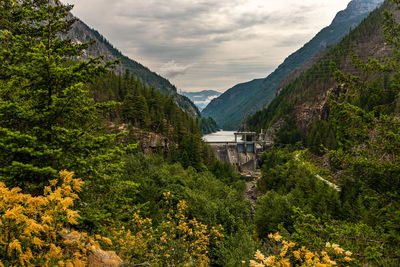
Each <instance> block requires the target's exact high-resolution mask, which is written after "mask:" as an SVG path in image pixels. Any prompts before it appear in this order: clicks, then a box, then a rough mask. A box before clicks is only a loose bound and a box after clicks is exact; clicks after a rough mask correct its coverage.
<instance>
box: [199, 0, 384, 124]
mask: <svg viewBox="0 0 400 267" xmlns="http://www.w3.org/2000/svg"><path fill="white" fill-rule="evenodd" d="M382 2H383V0H353V1H351V2H350V3H349V4H348V6H347V8H346V9H345V10H342V11H340V12H338V14H337V15H336V16H335V18H334V19H333V21H332V23H331V25H329V26H328V27H325V28H324V29H322V30H321V31H320V32H319V33H318V34H317V35H316V36H315V37H314V38H312V39H311V40H310V41H309V42H307V43H306V44H305V45H304V46H303V47H302V48H300V49H299V50H297V51H296V52H294V53H292V54H291V55H290V56H289V57H287V58H286V59H285V60H284V62H283V63H282V64H280V65H279V66H278V68H277V69H275V71H274V72H272V73H271V74H270V75H268V76H267V77H266V78H265V79H263V81H262V83H261V85H259V86H258V88H255V87H254V85H255V84H254V80H253V81H250V82H245V83H241V84H240V88H241V90H240V91H238V90H237V86H234V87H232V88H231V89H228V90H227V91H226V92H225V93H224V94H222V95H221V96H220V97H219V98H217V99H214V100H213V101H211V102H210V104H209V105H208V106H207V107H206V108H205V109H204V110H203V111H202V114H203V115H204V116H211V117H213V118H214V119H215V120H216V121H217V123H218V124H219V125H220V126H221V127H222V128H224V129H237V128H238V127H239V124H240V123H241V121H242V120H243V119H244V118H245V117H247V116H248V115H250V114H253V113H255V112H256V111H257V110H260V109H262V108H264V107H266V106H268V104H269V103H270V102H271V101H272V99H273V98H274V97H275V95H276V91H277V89H278V86H279V84H280V82H281V81H282V79H283V78H284V77H286V76H287V75H288V74H290V73H291V72H292V71H294V70H295V69H296V68H298V67H299V66H301V65H303V64H305V63H307V62H308V61H309V60H310V59H311V58H312V57H313V56H314V55H315V54H316V53H317V52H319V51H322V50H324V49H326V47H328V46H329V45H332V44H335V43H337V42H339V41H340V40H341V39H342V38H343V37H344V36H345V35H346V34H347V33H348V32H349V30H350V29H352V28H354V27H355V26H357V25H358V24H359V23H360V22H361V21H362V20H363V19H364V18H365V17H367V16H368V14H369V13H370V12H371V11H372V10H373V9H375V8H376V7H377V6H378V5H379V4H380V3H382ZM346 16H347V17H348V18H347V20H346V19H345V18H346ZM232 90H233V91H235V93H234V95H235V97H232V95H233V93H232V92H231V91H232Z"/></svg>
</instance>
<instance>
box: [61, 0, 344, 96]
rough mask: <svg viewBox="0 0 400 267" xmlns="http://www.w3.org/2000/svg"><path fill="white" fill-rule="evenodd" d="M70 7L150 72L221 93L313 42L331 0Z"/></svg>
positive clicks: (106, 2) (175, 0) (127, 0)
mask: <svg viewBox="0 0 400 267" xmlns="http://www.w3.org/2000/svg"><path fill="white" fill-rule="evenodd" d="M69 1H71V2H76V3H77V6H78V7H79V8H82V10H84V11H85V12H84V14H86V16H85V17H82V19H83V20H84V21H86V20H89V21H90V22H92V23H89V24H90V26H92V27H94V28H97V29H98V30H99V31H100V32H101V33H102V34H104V35H105V37H106V38H107V39H109V40H110V41H111V43H113V44H114V45H115V46H116V47H117V48H118V49H120V50H121V51H122V52H123V53H125V54H126V55H128V56H130V57H132V58H133V59H145V60H144V63H148V67H150V69H152V70H154V71H156V72H158V73H160V74H162V75H165V76H166V77H167V78H170V79H174V80H173V81H172V82H174V83H175V84H177V85H178V87H182V89H185V90H191V89H195V88H197V89H216V90H221V89H223V88H225V89H227V88H228V85H229V86H230V85H234V83H236V82H243V81H246V80H249V79H252V78H256V77H258V78H261V77H263V76H264V77H265V76H266V75H267V74H268V72H269V71H272V70H273V69H274V67H276V66H277V65H278V64H279V63H280V62H279V60H280V59H281V58H282V59H284V58H285V57H286V56H287V55H288V54H290V53H291V52H293V50H292V49H293V48H294V47H298V46H299V45H302V43H300V42H303V40H304V39H309V38H311V37H312V35H313V33H312V32H310V31H309V30H307V29H308V27H310V25H311V23H314V22H313V20H312V18H313V14H315V12H316V11H315V7H316V6H318V3H317V2H318V1H325V2H327V3H329V2H331V1H328V0H318V1H317V0H315V2H316V3H313V2H312V1H305V2H306V3H305V4H304V3H303V2H301V1H294V0H282V1H281V2H288V3H289V2H290V3H291V5H290V6H286V7H285V8H282V9H275V10H273V9H270V8H268V5H269V4H270V3H272V0H264V2H263V3H262V4H260V3H259V1H256V0H196V1H194V0H193V1H192V0H169V1H168V2H167V1H165V0H146V1H141V0H140V1H139V0H113V1H110V0H85V1H82V0H69ZM269 1H271V2H269ZM337 1H339V0H337ZM340 1H349V0H340ZM255 3H258V4H255ZM250 4H253V7H252V8H250V9H249V8H246V7H248V6H249V5H250ZM242 7H243V8H242ZM299 30H300V32H296V31H299ZM280 31H282V32H285V33H282V34H281V33H280ZM274 47H280V49H279V52H276V51H274V50H273V48H274ZM277 53H286V54H282V55H280V54H279V55H277ZM235 58H236V59H235ZM205 77H207V78H205ZM207 84H208V85H209V86H207Z"/></svg>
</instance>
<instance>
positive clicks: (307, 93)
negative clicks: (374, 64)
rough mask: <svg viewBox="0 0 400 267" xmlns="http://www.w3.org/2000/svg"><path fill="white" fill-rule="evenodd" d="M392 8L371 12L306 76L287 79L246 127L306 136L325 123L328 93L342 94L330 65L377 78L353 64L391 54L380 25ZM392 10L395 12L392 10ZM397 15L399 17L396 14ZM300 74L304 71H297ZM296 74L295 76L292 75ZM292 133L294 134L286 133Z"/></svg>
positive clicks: (369, 98) (316, 60)
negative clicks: (321, 123) (275, 95)
mask: <svg viewBox="0 0 400 267" xmlns="http://www.w3.org/2000/svg"><path fill="white" fill-rule="evenodd" d="M390 8H392V7H391V6H390V5H389V4H388V2H385V3H384V4H383V5H382V6H381V7H380V8H379V9H376V10H375V11H374V12H372V13H371V14H370V15H369V16H368V18H366V19H365V20H364V21H363V22H362V23H361V24H360V25H359V26H358V27H356V28H355V29H354V30H352V31H351V32H350V33H349V35H348V36H346V37H345V38H344V39H343V40H342V41H341V42H339V43H338V44H336V45H334V46H332V47H331V48H330V49H328V50H327V51H325V53H323V54H321V55H319V57H317V58H314V59H313V61H314V64H311V66H309V68H308V69H304V70H302V71H303V73H301V74H300V75H299V74H296V75H294V77H292V80H291V81H290V79H288V81H287V82H286V83H287V85H286V86H284V87H282V88H281V89H280V92H279V95H278V96H277V97H276V98H275V99H274V100H273V101H272V102H271V103H270V105H269V106H268V107H267V108H265V109H263V110H260V111H258V112H256V113H255V114H253V115H251V116H249V117H248V118H247V120H246V126H247V127H248V128H249V129H251V130H260V129H266V128H269V129H270V132H273V133H275V134H276V133H278V135H279V132H281V133H282V131H285V134H286V135H292V136H293V133H294V131H297V132H298V133H299V134H300V135H302V136H307V135H308V134H309V132H310V130H311V128H312V127H313V124H314V123H315V121H317V120H320V119H322V120H325V119H327V118H328V116H329V113H330V111H329V110H330V106H329V101H328V94H329V93H333V94H334V95H340V94H341V93H342V91H343V88H342V87H341V86H337V84H336V81H335V80H334V79H333V74H332V71H331V62H334V63H335V64H336V66H337V67H338V69H340V70H343V71H344V72H345V73H350V74H352V75H357V76H361V77H362V78H363V79H366V80H368V79H370V78H374V76H373V75H371V76H370V77H369V76H367V75H364V74H363V73H362V72H361V71H360V69H357V68H356V67H355V66H354V64H353V62H352V57H353V54H356V55H357V56H358V58H359V59H360V60H364V61H366V60H368V58H378V59H382V58H386V57H388V56H389V55H390V53H391V48H390V47H389V46H387V45H386V41H385V40H384V39H383V37H382V26H381V24H380V22H381V21H382V19H383V17H382V15H381V13H382V12H383V10H384V9H390ZM391 11H395V10H394V9H393V8H392V9H391ZM396 16H398V17H399V16H400V13H399V12H398V11H397V13H396ZM297 72H301V71H297ZM291 75H293V74H291ZM364 98H365V99H364V100H363V101H365V102H368V103H373V102H374V101H375V100H374V99H375V97H374V96H364ZM288 132H292V133H291V134H287V133H288Z"/></svg>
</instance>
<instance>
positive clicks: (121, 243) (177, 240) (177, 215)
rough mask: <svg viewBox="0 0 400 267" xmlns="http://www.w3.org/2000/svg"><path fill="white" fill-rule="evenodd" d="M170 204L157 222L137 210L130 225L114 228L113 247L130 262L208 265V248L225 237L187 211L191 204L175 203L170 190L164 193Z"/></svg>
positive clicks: (112, 234) (112, 235) (112, 232)
mask: <svg viewBox="0 0 400 267" xmlns="http://www.w3.org/2000/svg"><path fill="white" fill-rule="evenodd" d="M164 197H165V201H166V203H167V204H168V205H170V207H171V208H170V209H169V211H168V213H167V216H166V219H165V220H163V221H162V222H161V223H160V224H159V225H154V224H153V223H152V221H151V219H148V218H142V217H141V216H140V215H139V214H134V216H133V220H132V225H133V226H132V227H130V228H131V229H126V228H125V227H121V228H119V229H118V230H116V229H115V228H114V230H112V231H111V235H110V238H112V242H113V248H114V249H115V250H116V251H117V253H118V255H119V256H120V257H121V258H123V259H124V260H125V261H127V262H133V263H138V262H139V263H141V262H149V263H151V264H154V265H163V264H166V263H168V265H171V266H181V265H190V266H207V265H208V263H209V262H210V259H209V258H208V256H207V254H208V249H209V246H210V245H211V244H218V240H219V239H220V238H222V237H223V235H222V234H221V233H220V230H221V229H222V227H219V228H218V229H217V228H215V227H212V228H211V229H208V227H207V225H204V224H202V223H201V222H199V221H197V220H196V219H189V218H188V217H187V216H186V215H185V211H186V209H187V208H188V207H187V205H186V202H185V201H183V200H181V201H179V203H178V204H177V205H176V206H175V205H172V203H171V199H170V194H169V193H165V194H164Z"/></svg>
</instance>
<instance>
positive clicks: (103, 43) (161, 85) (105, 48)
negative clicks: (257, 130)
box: [68, 20, 200, 116]
mask: <svg viewBox="0 0 400 267" xmlns="http://www.w3.org/2000/svg"><path fill="white" fill-rule="evenodd" d="M68 36H69V37H70V38H72V39H73V40H75V41H78V42H81V43H85V42H91V41H95V43H94V44H93V45H91V46H90V47H89V48H88V49H87V50H86V51H85V55H84V56H85V57H87V56H91V57H97V56H99V55H105V56H106V59H108V60H113V59H120V64H119V65H118V66H117V67H116V72H117V73H119V74H124V72H125V71H126V70H129V71H130V72H131V73H132V74H133V75H134V76H135V77H137V78H139V80H140V81H141V82H142V83H143V84H144V85H145V86H147V87H154V88H155V89H156V90H158V91H160V92H161V93H162V94H164V95H170V96H173V97H174V98H175V99H176V102H177V103H178V105H179V106H180V107H181V108H183V109H184V110H186V111H187V112H189V113H190V114H192V115H195V116H199V115H200V112H199V111H198V109H197V107H196V106H195V105H194V104H193V103H192V102H191V101H190V100H189V99H188V98H187V97H186V96H183V95H180V94H178V93H177V89H176V87H175V86H174V85H172V84H171V83H170V82H169V81H168V80H167V79H165V78H163V77H161V76H160V75H158V74H157V73H155V72H153V71H151V70H149V69H148V68H147V67H145V66H143V65H142V64H140V63H138V62H136V61H135V60H132V59H130V58H128V57H127V56H125V55H123V54H122V53H121V52H120V51H119V50H118V49H116V48H115V47H114V46H113V45H112V44H111V43H110V42H109V41H108V40H106V39H105V38H104V37H103V36H102V35H101V34H100V33H99V32H98V31H96V30H94V29H92V28H90V27H89V26H87V25H86V24H85V23H84V22H83V21H81V20H78V21H76V22H75V23H74V25H73V27H72V28H71V30H70V32H69V33H68Z"/></svg>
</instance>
